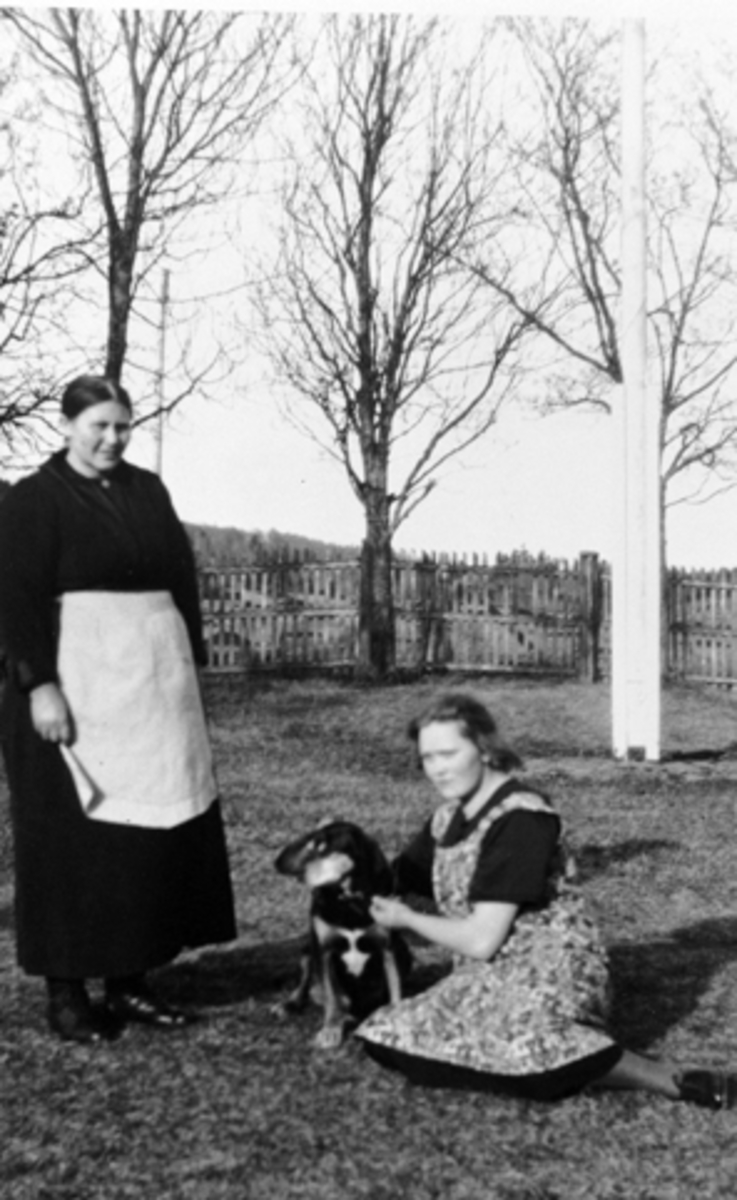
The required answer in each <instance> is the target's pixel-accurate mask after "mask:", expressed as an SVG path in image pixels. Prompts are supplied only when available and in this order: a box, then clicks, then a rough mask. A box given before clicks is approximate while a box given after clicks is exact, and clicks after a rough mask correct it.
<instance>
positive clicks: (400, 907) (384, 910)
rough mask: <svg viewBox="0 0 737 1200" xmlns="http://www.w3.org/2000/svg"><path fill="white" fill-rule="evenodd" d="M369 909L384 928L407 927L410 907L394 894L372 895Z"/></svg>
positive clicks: (410, 913)
mask: <svg viewBox="0 0 737 1200" xmlns="http://www.w3.org/2000/svg"><path fill="white" fill-rule="evenodd" d="M369 911H370V913H371V916H372V918H373V920H374V921H376V924H377V925H381V926H383V928H384V929H407V928H408V927H409V922H410V920H411V917H412V909H411V908H409V907H408V906H407V905H406V904H404V903H403V902H402V901H401V900H397V898H396V896H373V897H372V899H371V906H370V910H369Z"/></svg>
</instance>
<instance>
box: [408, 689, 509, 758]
mask: <svg viewBox="0 0 737 1200" xmlns="http://www.w3.org/2000/svg"><path fill="white" fill-rule="evenodd" d="M439 721H457V722H458V724H459V725H460V726H461V728H462V730H463V733H464V735H465V736H466V737H467V738H468V739H469V741H471V742H473V743H474V745H475V746H476V747H477V748H478V749H479V751H480V753H481V755H482V757H483V758H484V759H485V760H486V761H487V762H488V763H489V766H490V767H493V768H494V770H496V771H513V770H515V769H517V770H518V769H519V768H520V767H522V765H523V763H522V759H521V758H520V757H519V755H518V754H515V752H514V750H512V749H511V747H509V746H507V745H506V744H505V743H504V742H503V741H502V739H501V737H500V735H499V730H498V729H497V725H496V721H495V720H494V718H493V717H492V715H491V713H490V712H489V710H488V708H486V707H485V706H484V705H483V704H481V702H480V701H479V700H476V699H474V697H473V696H468V695H466V694H465V693H463V692H446V693H444V694H443V695H441V696H438V697H437V698H436V699H435V700H433V701H432V702H431V703H430V704H429V705H428V706H427V708H425V709H424V710H423V711H422V712H421V713H420V714H419V716H417V717H415V719H414V720H413V721H411V722H410V724H409V727H408V729H407V733H408V735H409V737H410V738H411V739H412V741H413V742H414V743H415V745H416V744H417V740H418V738H419V736H420V730H422V729H424V728H426V726H428V725H434V724H436V723H437V722H439Z"/></svg>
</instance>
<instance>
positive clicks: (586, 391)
mask: <svg viewBox="0 0 737 1200" xmlns="http://www.w3.org/2000/svg"><path fill="white" fill-rule="evenodd" d="M513 28H514V30H515V31H516V33H517V35H518V40H519V45H520V47H523V48H524V50H523V56H524V61H525V62H526V64H527V66H528V68H529V72H530V74H529V75H526V76H525V78H526V79H527V80H528V81H529V79H530V78H531V79H532V81H533V83H534V85H535V95H536V97H537V105H530V106H529V107H528V108H527V110H524V109H522V110H519V109H518V113H519V112H521V114H522V115H521V119H520V121H519V123H518V125H517V132H516V144H515V142H514V136H515V135H514V129H513V128H510V129H509V130H508V131H509V133H510V138H511V139H512V149H513V154H512V161H514V162H515V163H516V171H515V178H516V181H517V186H518V189H519V197H520V199H519V204H518V209H517V214H516V222H515V228H516V232H517V236H518V237H519V238H524V239H526V241H527V243H528V244H529V245H532V246H535V247H536V250H537V262H538V267H539V269H538V270H537V271H536V272H535V274H534V275H532V274H529V273H528V274H527V275H523V274H521V273H520V272H519V270H515V269H514V264H513V263H511V262H510V260H509V256H508V254H507V253H505V247H506V246H507V245H509V243H501V242H499V243H493V244H490V245H489V246H488V247H487V248H486V252H485V254H484V255H483V256H481V257H480V258H479V259H477V261H476V263H475V269H476V271H477V273H478V276H479V277H480V278H483V279H485V280H486V282H487V283H488V284H489V285H490V286H491V287H492V289H493V290H494V292H495V293H496V294H497V295H500V296H503V297H504V298H505V299H506V300H507V301H508V303H509V304H510V305H511V306H512V308H513V310H514V311H515V312H517V313H519V314H520V315H521V316H526V317H527V318H528V319H529V320H530V321H531V322H532V324H533V325H534V327H535V328H536V329H537V330H538V331H539V332H540V333H541V334H543V335H544V337H543V344H547V346H548V350H549V356H548V358H547V360H546V361H544V363H543V364H542V365H543V369H542V370H541V371H540V378H542V380H543V386H544V387H545V389H546V395H545V397H544V403H545V405H546V406H548V407H552V408H555V407H557V406H563V407H571V406H573V405H576V404H583V405H588V406H591V405H594V406H598V407H602V408H604V409H605V410H609V408H610V406H611V403H612V400H611V393H612V385H613V384H619V383H621V381H622V367H621V361H620V334H619V327H618V326H619V304H620V295H621V278H620V265H619V236H620V225H619V212H620V197H621V187H620V167H619V144H620V143H619V120H620V111H619V75H618V66H619V56H618V32H617V31H616V30H615V31H611V30H610V31H608V32H606V31H602V30H600V29H598V28H596V27H595V26H592V25H591V24H590V23H588V22H580V21H572V20H571V21H562V22H551V21H541V20H531V19H530V20H524V21H516V22H514V23H513ZM650 83H651V87H650V94H651V97H652V99H651V101H650V109H649V113H648V117H649V124H650V128H651V130H652V131H653V136H652V138H651V148H652V153H651V155H650V159H649V178H648V230H649V239H648V241H649V244H648V270H649V283H648V289H649V312H648V319H649V327H650V345H651V353H652V358H653V378H654V379H657V387H658V392H659V401H660V414H661V419H660V425H661V521H662V526H663V546H664V548H665V512H666V507H667V504H668V503H669V501H670V500H671V499H672V498H673V496H674V492H675V491H676V490H677V489H676V488H674V486H673V485H674V483H675V482H676V481H678V485H679V488H678V490H680V492H681V498H683V497H684V495H685V496H687V497H688V498H693V496H694V495H695V494H696V493H698V492H702V493H703V492H704V489H705V490H706V494H713V493H714V491H715V490H717V489H718V488H719V487H721V486H723V480H722V479H721V477H720V469H721V470H723V469H725V468H726V469H730V470H731V469H732V468H733V463H734V456H735V450H736V449H737V408H735V403H734V400H735V395H734V389H735V367H737V351H735V345H736V344H737V343H736V342H735V332H736V323H737V260H735V251H734V248H733V247H734V244H735V232H737V208H736V207H735V195H734V173H733V172H732V173H730V170H729V166H728V161H729V160H728V138H727V135H726V133H725V130H726V129H728V128H729V122H728V120H726V118H725V114H722V115H721V116H720V117H719V118H717V116H716V114H715V111H714V109H713V105H711V104H710V103H709V102H708V101H707V100H706V98H705V97H704V98H703V101H702V103H701V104H699V103H698V102H697V103H694V102H693V96H688V97H687V98H686V101H685V102H684V106H685V108H686V110H687V111H685V112H683V113H678V112H676V110H675V107H674V106H673V104H672V102H671V101H672V98H670V100H669V103H668V104H667V105H663V108H661V109H659V108H658V102H659V95H661V94H662V93H660V92H659V88H658V79H657V64H656V67H655V68H653V71H652V78H651V81H650ZM528 91H529V87H528ZM531 130H537V131H538V133H537V135H536V136H534V135H532V134H531ZM538 354H540V355H542V350H541V349H540V347H538ZM541 361H542V359H541V358H539V359H538V362H537V364H536V365H537V366H538V367H540V365H541ZM687 474H688V478H689V479H690V480H691V481H692V483H691V484H690V485H689V484H688V482H687V480H686V476H687ZM732 478H734V476H732Z"/></svg>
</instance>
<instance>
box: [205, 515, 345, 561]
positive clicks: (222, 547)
mask: <svg viewBox="0 0 737 1200" xmlns="http://www.w3.org/2000/svg"><path fill="white" fill-rule="evenodd" d="M186 529H187V533H188V534H189V538H190V541H191V543H192V547H193V549H194V553H195V558H196V560H197V565H198V566H200V567H235V566H237V567H240V566H254V567H268V566H271V565H273V564H274V563H277V562H285V561H287V562H288V561H289V560H290V559H297V560H298V561H300V562H314V561H321V562H327V561H329V562H349V561H355V559H357V558H358V556H359V554H360V549H359V547H358V546H338V545H336V544H334V543H332V542H322V541H320V540H319V539H317V538H309V537H302V536H301V535H300V534H298V533H279V532H278V531H277V530H276V529H270V530H269V531H268V532H263V531H262V530H256V531H248V530H245V529H235V528H233V527H231V526H228V527H220V526H217V525H191V524H187V525H186Z"/></svg>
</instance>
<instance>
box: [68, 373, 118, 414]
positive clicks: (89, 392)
mask: <svg viewBox="0 0 737 1200" xmlns="http://www.w3.org/2000/svg"><path fill="white" fill-rule="evenodd" d="M106 400H117V401H118V403H119V404H123V405H124V406H125V407H126V408H127V409H128V412H130V413H132V412H133V405H132V403H131V398H130V396H129V395H128V393H127V391H126V390H125V388H124V387H122V386H121V385H120V384H119V383H116V381H115V380H114V379H108V378H107V377H106V376H105V375H79V376H78V377H77V378H76V379H73V380H72V382H71V383H68V384H67V386H66V387H65V389H64V394H63V395H62V398H61V411H62V413H63V414H64V416H65V417H66V418H67V420H69V421H73V420H74V418H75V417H78V416H79V414H80V413H81V412H84V410H85V409H86V408H91V407H92V405H93V404H104V403H105V401H106Z"/></svg>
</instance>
